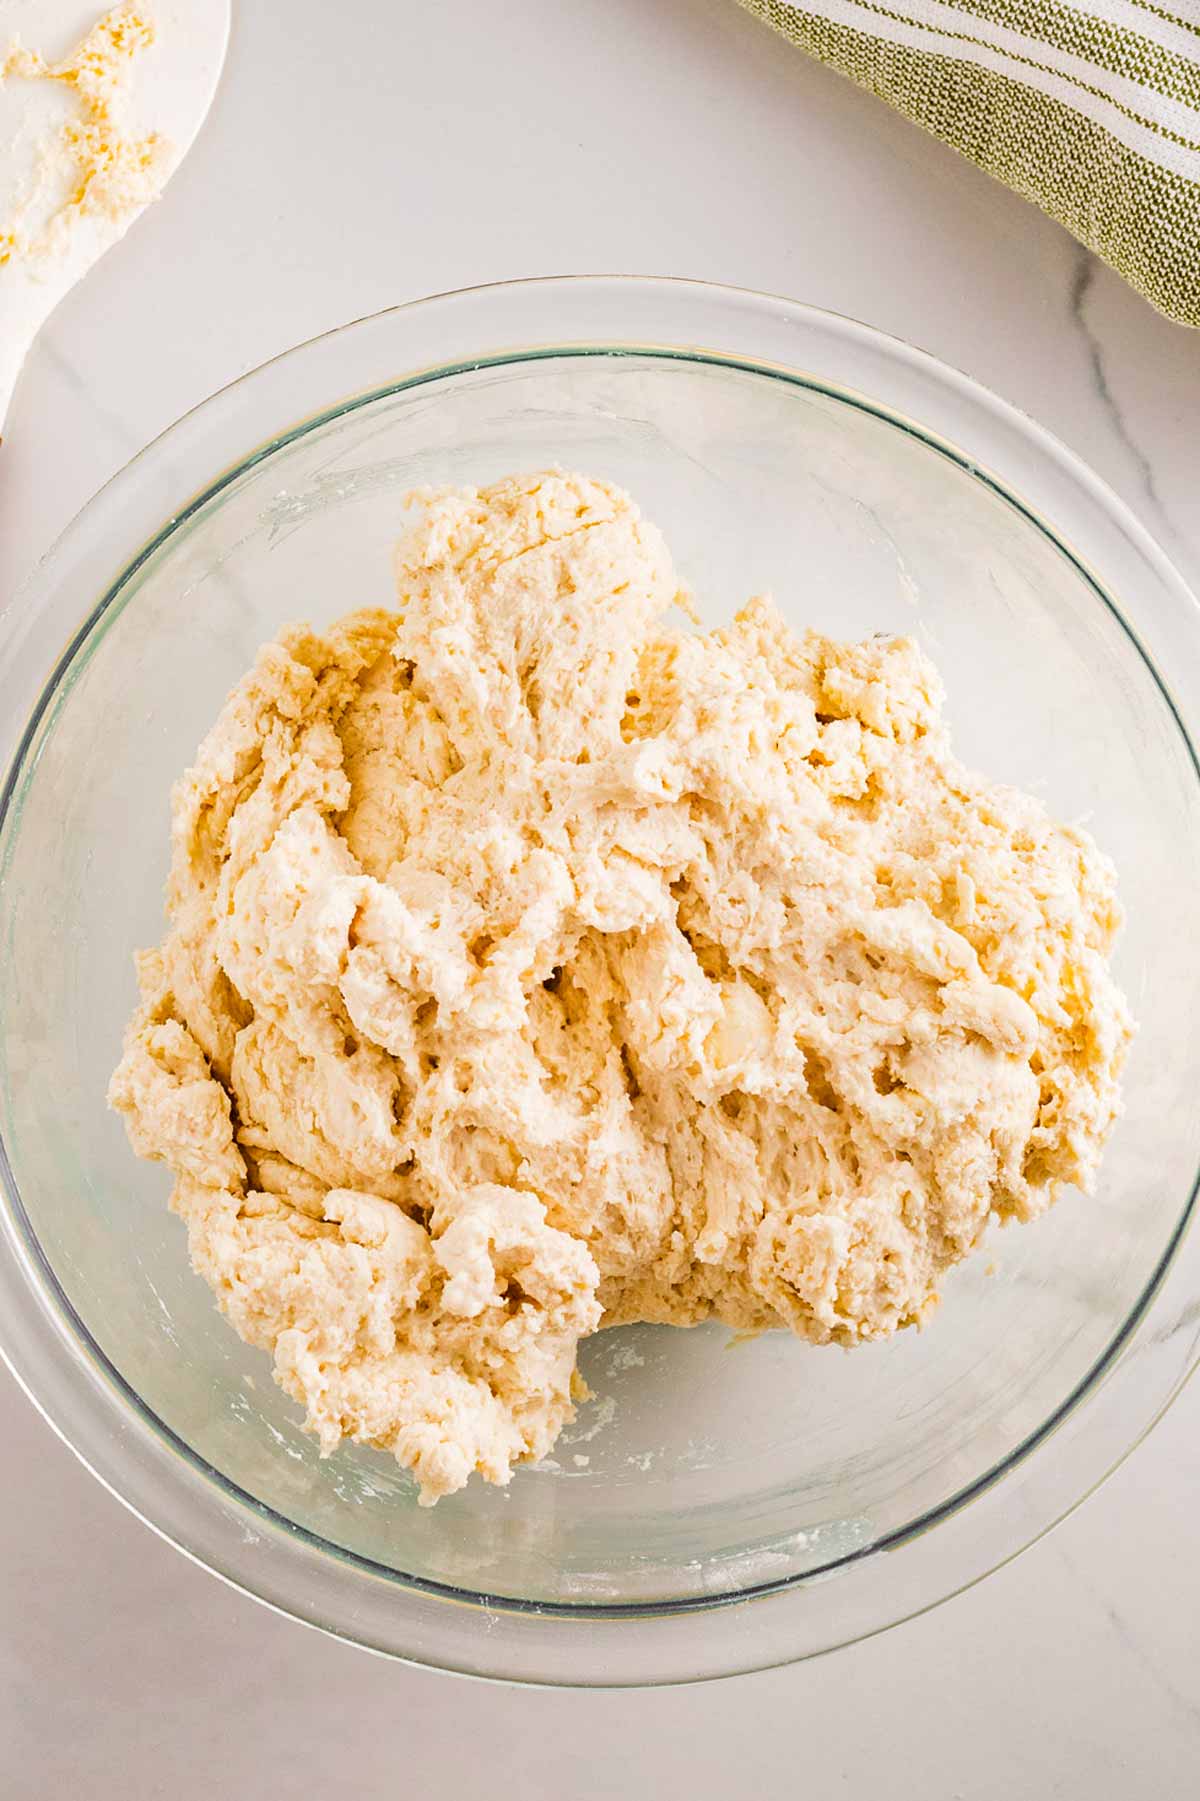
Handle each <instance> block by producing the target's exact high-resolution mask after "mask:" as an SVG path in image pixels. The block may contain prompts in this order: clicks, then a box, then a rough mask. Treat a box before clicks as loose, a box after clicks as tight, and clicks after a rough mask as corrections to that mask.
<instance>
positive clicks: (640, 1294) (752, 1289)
mask: <svg viewBox="0 0 1200 1801" xmlns="http://www.w3.org/2000/svg"><path fill="white" fill-rule="evenodd" d="M412 504H413V515H412V519H413V522H412V523H411V524H410V526H409V528H408V530H407V531H406V533H405V535H404V536H403V538H402V539H401V542H400V543H399V545H398V547H397V551H396V564H395V568H396V586H397V597H398V598H397V609H396V611H395V612H384V611H367V612H357V613H352V614H350V615H349V616H348V617H346V618H344V619H342V620H340V621H339V623H338V624H336V625H335V626H333V627H332V629H331V630H329V631H328V632H327V633H325V634H324V635H317V634H315V633H314V632H312V631H310V630H307V629H305V628H297V629H293V630H290V631H287V632H285V633H284V634H283V635H282V636H281V637H280V638H279V640H278V641H277V642H276V643H273V644H270V645H268V646H267V647H266V648H265V649H264V650H263V651H262V652H261V653H260V655H259V658H258V661H257V663H256V664H255V667H254V668H253V669H252V670H251V672H250V673H249V675H247V676H246V678H245V679H244V680H243V681H242V682H241V683H240V684H239V686H238V687H237V688H236V689H235V690H234V692H233V694H232V695H231V696H230V698H229V700H228V702H227V704H226V706H225V708H224V711H223V712H222V713H221V716H220V718H219V719H218V720H217V723H216V725H215V726H214V727H213V729H212V731H211V732H210V733H209V735H208V737H207V738H206V740H205V742H204V744H203V745H202V746H201V749H200V752H199V756H198V760H197V762H196V764H195V767H194V768H193V769H191V770H190V771H189V772H188V773H187V774H186V775H185V776H184V777H183V779H182V780H181V781H180V782H179V783H178V785H177V786H176V789H175V792H174V802H173V863H172V870H171V877H170V882H169V889H168V910H169V916H170V930H169V932H168V934H167V937H166V939H165V941H164V942H163V944H162V946H161V948H159V949H158V950H154V951H149V952H146V953H144V954H143V955H141V956H140V958H139V960H138V961H139V977H140V985H141V992H142V1002H141V1005H140V1007H139V1008H138V1010H137V1013H136V1014H135V1016H134V1019H133V1021H132V1023H131V1026H130V1028H129V1032H128V1036H127V1040H126V1045H125V1051H124V1056H123V1058H122V1061H121V1064H120V1066H119V1068H118V1069H117V1071H116V1074H115V1075H114V1077H113V1081H112V1087H111V1092H110V1098H111V1101H112V1104H113V1105H114V1106H115V1107H116V1108H118V1109H119V1111H120V1112H121V1113H122V1114H123V1115H124V1116H125V1120H126V1123H127V1126H128V1130H129V1135H130V1138H131V1140H132V1143H133V1145H134V1148H135V1149H136V1150H137V1151H138V1152H140V1153H141V1154H142V1155H144V1156H149V1157H153V1158H158V1159H160V1160H162V1161H163V1162H165V1163H167V1164H168V1165H169V1166H170V1168H171V1170H172V1171H173V1173H174V1177H175V1187H174V1193H173V1200H172V1204H173V1206H174V1207H175V1209H176V1211H177V1212H178V1213H179V1214H180V1215H182V1217H183V1219H184V1220H185V1221H186V1224H187V1229H188V1235H189V1240H190V1246H191V1254H192V1258H193V1261H194V1263H195V1266H196V1268H197V1269H198V1270H199V1271H200V1272H201V1274H202V1275H204V1276H205V1277H206V1278H207V1280H208V1281H209V1282H210V1283H211V1285H212V1287H213V1289H214V1291H215V1293H216V1296H217V1299H218V1301H219V1303H220V1305H221V1307H222V1309H223V1311H224V1312H225V1313H226V1314H227V1316H228V1317H229V1319H230V1320H231V1321H232V1323H233V1325H234V1326H235V1327H236V1328H237V1330H238V1332H239V1333H241V1335H242V1337H243V1338H245V1339H246V1340H248V1341H249V1342H250V1343H251V1344H255V1345H260V1346H262V1347H263V1348H264V1349H266V1350H268V1351H270V1352H271V1353H272V1354H273V1357H274V1365H275V1372H276V1376H277V1378H278V1380H279V1382H280V1383H281V1384H282V1386H283V1387H284V1389H285V1390H286V1391H287V1392H288V1394H290V1395H292V1396H293V1397H294V1398H295V1399H296V1400H297V1401H298V1402H300V1403H301V1404H302V1405H303V1406H304V1408H305V1409H306V1414H307V1424H308V1426H309V1427H310V1428H311V1429H312V1430H313V1431H314V1432H315V1433H317V1434H318V1435H319V1438H320V1441H321V1446H322V1449H323V1450H325V1451H330V1450H332V1449H333V1448H334V1447H335V1446H336V1445H337V1444H338V1443H339V1441H340V1440H341V1439H342V1438H343V1437H350V1438H353V1439H356V1440H359V1441H365V1442H369V1443H371V1444H375V1445H381V1446H385V1447H387V1448H389V1449H390V1450H392V1451H393V1452H394V1453H395V1455H396V1457H397V1458H398V1459H399V1461H400V1462H401V1463H402V1464H404V1465H406V1466H408V1467H410V1468H411V1469H412V1470H413V1471H414V1472H415V1474H416V1477H417V1479H418V1482H419V1484H420V1489H421V1498H422V1500H424V1501H426V1502H430V1501H434V1500H436V1499H437V1498H438V1497H439V1496H441V1495H445V1494H448V1493H450V1492H452V1491H453V1490H455V1489H458V1488H460V1487H462V1485H463V1484H464V1483H465V1482H466V1481H467V1479H468V1478H469V1476H470V1475H471V1473H472V1471H475V1470H478V1471H481V1472H482V1474H483V1475H484V1476H485V1477H486V1478H488V1479H489V1480H490V1481H493V1482H499V1483H503V1482H506V1481H507V1480H508V1478H509V1476H510V1474H511V1470H512V1466H513V1464H514V1463H519V1462H523V1461H526V1460H529V1459H535V1458H538V1457H540V1456H542V1455H543V1454H544V1453H545V1452H546V1451H547V1450H548V1449H549V1448H550V1446H551V1445H552V1444H553V1442H554V1439H555V1436H556V1434H557V1433H558V1431H559V1429H560V1427H561V1426H562V1425H563V1424H564V1422H566V1421H567V1420H569V1419H570V1418H571V1415H572V1386H573V1382H575V1376H574V1371H575V1355H576V1349H577V1346H578V1344H579V1341H580V1339H581V1338H582V1337H583V1336H585V1335H586V1334H588V1333H591V1332H594V1331H596V1330H597V1328H598V1327H600V1326H604V1325H611V1324H618V1323H621V1322H626V1321H632V1320H653V1321H662V1322H667V1323H670V1324H673V1325H680V1326H684V1325H692V1324H694V1323H696V1322H697V1321H700V1320H705V1319H709V1318H714V1317H715V1318H717V1319H719V1320H723V1321H725V1322H726V1323H727V1324H728V1325H730V1326H733V1327H736V1328H741V1329H749V1330H754V1329H757V1328H762V1327H771V1326H787V1327H790V1328H791V1330H792V1331H794V1332H796V1333H798V1334H799V1335H800V1336H801V1337H803V1338H806V1339H809V1340H811V1341H813V1342H814V1343H817V1344H826V1343H830V1342H833V1343H837V1344H842V1345H851V1344H855V1343H857V1342H859V1341H861V1340H867V1339H877V1338H882V1337H885V1336H886V1335H888V1334H889V1333H892V1332H894V1331H895V1330H896V1329H897V1328H898V1327H901V1326H906V1325H911V1324H914V1323H919V1322H921V1321H922V1320H924V1318H925V1317H926V1315H927V1314H928V1313H929V1311H930V1309H931V1308H932V1307H933V1305H934V1304H935V1302H936V1300H937V1295H938V1288H939V1284H940V1282H941V1280H942V1277H943V1274H944V1272H945V1271H946V1270H947V1269H949V1268H950V1266H951V1265H952V1264H955V1263H957V1262H958V1261H959V1260H960V1259H961V1258H963V1257H965V1256H966V1255H967V1254H968V1252H970V1251H971V1250H972V1248H973V1247H974V1246H976V1245H977V1244H978V1242H979V1240H980V1237H981V1235H982V1233H983V1231H984V1228H985V1226H986V1224H987V1222H988V1220H989V1218H992V1217H995V1218H998V1219H1000V1220H1002V1221H1004V1220H1010V1219H1028V1218H1030V1217H1032V1216H1033V1215H1035V1214H1038V1213H1040V1212H1041V1211H1042V1210H1043V1209H1044V1208H1045V1207H1046V1206H1047V1205H1048V1204H1049V1202H1050V1201H1051V1200H1052V1199H1053V1197H1054V1195H1055V1192H1056V1190H1057V1189H1058V1188H1059V1186H1060V1185H1061V1184H1064V1183H1077V1184H1079V1185H1081V1186H1083V1187H1084V1188H1086V1187H1088V1185H1089V1183H1090V1181H1091V1178H1092V1176H1093V1174H1094V1172H1095V1169H1096V1166H1097V1162H1098V1158H1099V1154H1100V1150H1101V1146H1102V1142H1103V1139H1104V1136H1105V1134H1106V1132H1107V1130H1108V1128H1109V1125H1110V1124H1111V1122H1112V1120H1113V1118H1114V1115H1115V1113H1116V1110H1117V1107H1118V1096H1117V1080H1118V1075H1119V1070H1120V1065H1121V1061H1122V1058H1123V1054H1124V1050H1125V1045H1126V1041H1127V1038H1128V1035H1129V1026H1128V1023H1127V1018H1126V1012H1125V1008H1124V1004H1123V1002H1122V1000H1121V997H1120V995H1119V993H1118V992H1117V990H1116V988H1115V987H1114V985H1113V982H1112V980H1111V978H1110V975H1109V972H1108V967H1107V962H1106V958H1107V954H1108V952H1109V949H1110V947H1111V944H1112V941H1113V938H1114V935H1115V933H1116V930H1117V928H1118V924H1119V911H1118V907H1117V903H1116V899H1115V893H1114V880H1113V873H1112V869H1111V867H1110V865H1109V863H1108V862H1107V861H1106V860H1105V858H1103V857H1102V856H1101V855H1100V854H1099V852H1098V851H1097V850H1096V847H1095V845H1094V844H1093V843H1092V842H1091V840H1090V838H1089V837H1088V836H1087V834H1086V833H1084V832H1081V831H1075V830H1070V829H1066V828H1064V827H1062V826H1058V825H1055V824H1054V823H1053V822H1052V821H1051V820H1050V819H1049V818H1048V817H1047V816H1046V814H1045V812H1044V811H1043V809H1042V807H1041V806H1040V805H1039V804H1038V803H1037V802H1036V801H1034V800H1032V799H1029V798H1028V797H1026V796H1025V795H1023V794H1020V793H1017V792H1015V791H1014V790H1012V789H1009V788H1002V787H997V786H993V785H989V784H987V783H985V782H983V781H981V780H980V779H979V778H978V777H976V776H973V775H970V774H968V773H967V772H966V771H965V770H964V769H963V768H962V767H961V766H960V765H959V764H958V763H957V762H956V761H955V759H954V757H953V756H952V754H951V750H950V746H949V742H948V738H947V733H946V730H945V727H944V726H943V724H942V721H941V717H940V705H941V688H940V684H939V681H938V677H937V675H936V673H935V671H934V669H933V668H932V666H931V665H930V663H929V662H928V661H927V659H926V658H925V656H924V655H923V654H922V652H921V651H920V650H919V649H918V648H917V646H916V644H915V643H913V642H912V641H911V640H909V639H904V638H890V637H888V638H885V637H879V638H873V639H871V640H869V641H867V642H866V643H860V644H845V643H839V642H835V641H833V640H831V639H829V638H824V637H819V636H817V635H816V634H814V633H812V632H809V633H807V634H805V635H803V636H799V637H797V636H795V635H794V634H793V633H792V632H791V631H790V630H789V629H788V627H787V626H786V625H785V624H784V622H783V620H782V618H781V617H780V615H779V614H778V612H776V610H775V608H774V607H773V605H772V604H771V602H770V601H769V600H765V599H756V600H752V601H750V602H749V604H748V605H747V606H746V607H744V608H743V610H742V611H741V612H740V613H738V614H737V616H736V617H735V618H734V619H733V620H732V622H731V623H730V624H729V625H727V626H725V627H723V628H722V629H721V630H718V631H713V632H709V633H705V634H701V633H700V632H698V631H696V630H693V629H691V628H689V627H688V626H687V625H686V623H684V622H683V621H682V620H681V621H680V623H679V626H678V628H676V627H675V626H672V625H669V624H667V623H664V616H665V615H667V614H668V613H669V612H670V609H671V608H672V604H673V603H676V602H680V601H683V602H684V604H685V605H686V597H684V596H681V594H680V592H679V587H678V583H677V580H676V577H675V574H674V572H673V570H672V566H671V560H670V557H669V555H668V552H667V550H666V547H665V545H664V543H663V541H662V539H661V537H660V536H659V534H658V533H657V531H655V530H654V528H653V527H652V526H650V525H649V524H648V523H647V522H646V521H645V520H643V519H642V518H641V517H640V515H639V513H638V510H637V508H636V507H635V505H634V504H633V502H632V501H631V500H630V499H629V498H628V496H626V495H625V494H623V493H621V492H620V491H619V490H617V489H616V488H613V487H611V486H609V485H607V484H606V483H604V482H600V481H592V480H587V479H585V478H583V477H580V476H571V475H565V474H560V473H550V474H543V475H536V476H531V477H524V478H513V479H510V480H505V481H501V482H499V483H497V484H496V485H495V486H493V487H490V488H484V489H478V490H476V489H463V490H456V491H439V492H433V493H421V494H419V495H417V496H415V497H413V503H412ZM576 1389H577V1392H578V1385H577V1384H576Z"/></svg>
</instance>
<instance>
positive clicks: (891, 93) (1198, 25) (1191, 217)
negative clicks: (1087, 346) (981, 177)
mask: <svg viewBox="0 0 1200 1801" xmlns="http://www.w3.org/2000/svg"><path fill="white" fill-rule="evenodd" d="M742 4H743V5H744V6H746V7H747V8H748V9H749V10H750V11H751V12H753V13H757V14H758V15H759V16H760V17H761V18H764V19H766V20H768V21H769V22H770V23H771V24H772V25H773V26H774V27H775V28H776V30H777V31H781V32H782V33H783V35H784V36H785V37H787V38H790V39H791V41H792V43H794V44H799V45H800V46H801V48H802V49H804V50H807V51H809V52H810V54H812V55H813V56H816V57H819V58H820V60H821V61H822V62H825V63H829V64H831V65H832V67H833V68H835V69H840V70H841V72H842V74H843V75H848V76H850V77H851V79H852V80H854V81H856V82H857V83H858V84H859V86H860V87H864V88H868V89H869V90H870V91H871V93H873V94H878V95H879V96H880V97H881V98H882V99H884V100H890V101H891V103H892V105H893V106H896V107H899V109H900V111H901V112H903V113H907V115H908V117H909V118H910V119H913V120H915V121H916V123H917V124H918V125H922V126H924V128H925V130H926V131H931V132H932V133H933V134H934V136H935V137H939V138H941V139H942V140H943V141H944V142H945V143H947V144H952V145H953V146H954V148H955V149H956V150H958V151H961V152H962V154H963V155H964V156H967V157H970V159H971V161H972V162H974V163H978V165H979V167H980V168H981V169H986V170H987V172H988V173H989V175H995V176H997V177H998V178H999V179H1000V180H1001V181H1003V182H1006V183H1007V184H1008V186H1009V187H1010V188H1013V189H1015V190H1016V192H1017V193H1018V194H1023V195H1024V196H1025V197H1026V198H1027V199H1029V200H1034V201H1036V202H1037V204H1038V205H1039V206H1040V207H1043V208H1044V209H1045V211H1046V212H1048V213H1049V214H1050V215H1051V217H1052V218H1055V219H1058V220H1059V221H1060V222H1061V223H1062V224H1063V225H1065V226H1066V227H1067V229H1068V230H1069V231H1072V232H1074V234H1075V236H1076V237H1077V238H1080V239H1081V240H1082V241H1083V243H1085V244H1087V245H1088V246H1089V248H1090V249H1092V250H1094V251H1095V252H1096V254H1097V255H1098V256H1101V257H1103V258H1104V260H1105V262H1107V263H1111V264H1112V266H1113V268H1114V269H1117V270H1119V272H1120V273H1121V274H1122V275H1123V276H1124V277H1125V279H1126V280H1127V281H1130V282H1132V283H1133V285H1134V287H1135V288H1139V289H1140V290H1141V292H1142V293H1143V294H1144V295H1145V296H1146V298H1147V299H1148V300H1151V301H1153V303H1154V305H1155V306H1157V307H1159V308H1160V309H1161V310H1162V311H1163V312H1164V313H1166V314H1167V315H1168V316H1169V317H1170V318H1172V319H1179V320H1182V321H1183V322H1184V323H1185V324H1187V325H1197V326H1200V0H1164V4H1162V5H1158V4H1152V0H887V3H886V4H884V3H883V0H803V3H802V4H796V5H790V4H788V3H787V0H742Z"/></svg>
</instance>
